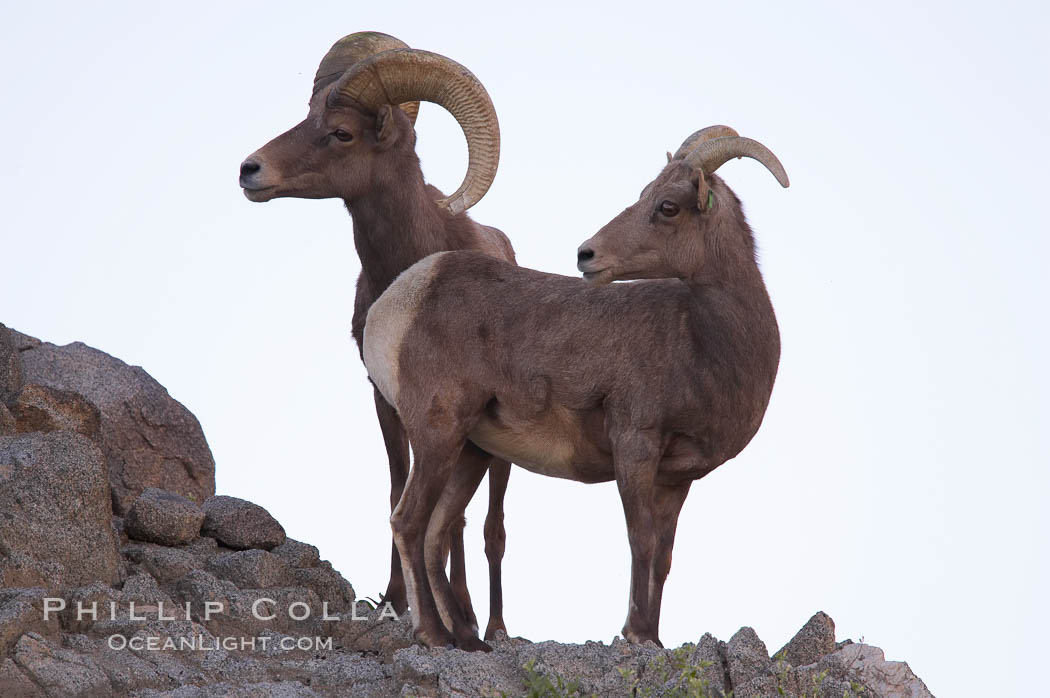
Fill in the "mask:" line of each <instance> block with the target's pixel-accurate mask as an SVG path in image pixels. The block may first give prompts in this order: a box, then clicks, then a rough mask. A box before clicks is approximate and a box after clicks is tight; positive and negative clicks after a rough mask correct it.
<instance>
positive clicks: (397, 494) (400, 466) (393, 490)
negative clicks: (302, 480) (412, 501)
mask: <svg viewBox="0 0 1050 698" xmlns="http://www.w3.org/2000/svg"><path fill="white" fill-rule="evenodd" d="M375 403H376V416H377V417H379V428H380V429H382V430H383V443H384V445H385V446H386V454H387V458H388V459H389V461H390V511H391V512H393V511H394V508H395V507H396V506H397V503H398V502H399V501H400V500H401V493H402V492H403V491H404V489H405V482H406V481H407V480H408V468H409V463H410V460H409V458H410V456H409V449H408V436H406V435H405V428H404V427H403V426H402V425H401V418H400V417H398V416H397V410H395V409H394V408H393V406H391V404H390V403H389V402H387V401H386V399H385V398H384V397H383V396H382V395H381V394H380V393H379V390H376V391H375ZM390 552H391V555H390V581H389V582H388V583H387V587H386V593H385V594H383V600H384V601H386V602H388V603H390V605H391V606H392V607H393V609H394V610H395V611H396V612H397V613H398V615H400V614H402V613H404V612H405V610H406V609H407V608H408V595H407V592H406V590H405V576H404V574H403V573H402V571H401V556H400V555H399V554H398V552H397V545H396V544H394V543H393V542H391V544H390Z"/></svg>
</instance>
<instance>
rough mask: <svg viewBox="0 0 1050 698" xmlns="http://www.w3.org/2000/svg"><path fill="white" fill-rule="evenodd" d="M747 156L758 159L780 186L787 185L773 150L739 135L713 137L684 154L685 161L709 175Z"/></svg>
mask: <svg viewBox="0 0 1050 698" xmlns="http://www.w3.org/2000/svg"><path fill="white" fill-rule="evenodd" d="M741 157H749V158H754V159H755V160H758V161H759V162H760V163H762V164H763V165H765V166H766V169H767V170H769V171H770V172H772V173H773V176H774V177H776V178H777V181H778V182H780V186H782V187H786V186H788V184H789V182H788V176H787V172H785V171H784V166H783V165H781V164H780V160H778V159H777V156H776V155H774V154H773V152H772V151H771V150H770V149H769V148H767V147H766V146H764V145H762V144H761V143H759V142H758V141H753V140H751V139H750V138H743V137H741V136H730V137H728V138H714V139H712V140H709V141H706V142H704V143H701V144H700V145H699V146H697V147H696V149H694V150H693V152H691V153H689V155H687V156H685V161H686V162H687V163H689V164H690V165H692V166H693V167H699V168H700V169H701V170H703V172H704V174H705V175H709V174H711V173H712V172H714V171H715V170H717V169H718V168H719V167H721V166H722V165H724V164H725V163H726V162H728V161H729V160H731V159H733V158H741Z"/></svg>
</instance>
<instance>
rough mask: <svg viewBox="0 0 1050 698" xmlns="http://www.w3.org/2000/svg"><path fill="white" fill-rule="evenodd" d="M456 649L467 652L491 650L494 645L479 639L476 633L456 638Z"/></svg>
mask: <svg viewBox="0 0 1050 698" xmlns="http://www.w3.org/2000/svg"><path fill="white" fill-rule="evenodd" d="M456 649H461V650H465V651H467V652H491V651H492V646H491V645H489V644H488V643H487V642H482V641H481V640H479V639H478V637H477V636H476V635H467V636H465V637H463V638H460V639H458V640H456Z"/></svg>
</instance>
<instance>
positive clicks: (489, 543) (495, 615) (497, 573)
mask: <svg viewBox="0 0 1050 698" xmlns="http://www.w3.org/2000/svg"><path fill="white" fill-rule="evenodd" d="M509 479H510V463H508V462H507V461H505V460H503V459H501V458H493V459H492V460H491V461H490V462H489V513H488V516H486V517H485V557H487V558H488V561H489V624H488V627H486V628H485V639H486V640H489V641H491V640H492V639H494V638H495V637H496V631H497V630H502V631H503V632H507V626H506V625H505V624H504V623H503V552H504V550H505V549H506V546H507V531H506V529H505V528H503V499H504V497H505V496H506V494H507V481H508V480H509Z"/></svg>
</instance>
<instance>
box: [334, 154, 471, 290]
mask: <svg viewBox="0 0 1050 698" xmlns="http://www.w3.org/2000/svg"><path fill="white" fill-rule="evenodd" d="M376 184H377V186H375V187H373V191H372V193H370V194H368V195H366V196H363V197H361V198H358V199H354V200H353V201H346V207H347V209H348V210H349V211H350V215H351V217H352V218H353V220H354V245H355V246H356V248H357V254H358V256H359V257H360V258H361V273H362V274H363V275H364V276H365V277H366V278H367V280H368V285H369V287H370V288H371V289H372V290H373V292H374V293H375V294H376V295H377V296H378V295H379V294H380V293H382V292H383V291H384V290H385V289H386V287H387V286H389V285H390V284H391V282H392V281H393V280H394V279H396V278H397V276H398V274H400V273H401V272H403V271H404V270H405V269H407V268H408V267H410V266H412V265H413V264H415V263H416V262H418V261H419V260H421V259H422V258H423V257H426V256H427V255H429V254H433V253H434V252H440V251H442V250H447V249H453V248H454V247H456V245H455V243H454V241H453V240H452V239H450V238H451V235H450V228H451V226H450V223H451V219H450V218H449V216H448V215H447V214H446V213H445V212H444V211H442V210H441V209H440V208H438V206H437V204H435V203H434V197H433V194H432V193H431V192H429V191H428V188H427V186H426V184H425V183H424V182H423V174H422V172H420V171H418V169H417V170H416V171H415V172H409V174H408V175H407V176H406V175H404V173H403V172H402V173H400V176H398V177H397V178H396V179H392V180H391V181H387V182H377V183H376Z"/></svg>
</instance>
